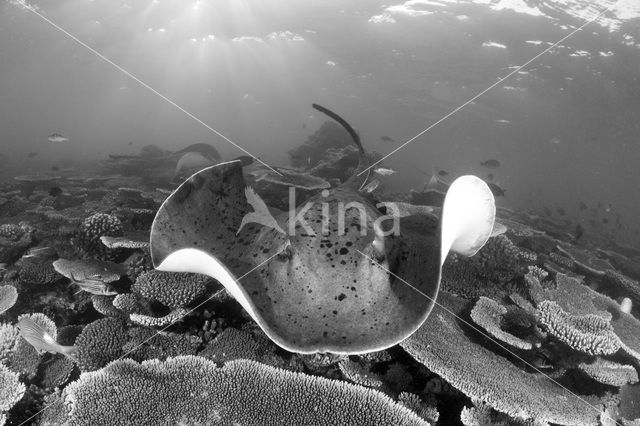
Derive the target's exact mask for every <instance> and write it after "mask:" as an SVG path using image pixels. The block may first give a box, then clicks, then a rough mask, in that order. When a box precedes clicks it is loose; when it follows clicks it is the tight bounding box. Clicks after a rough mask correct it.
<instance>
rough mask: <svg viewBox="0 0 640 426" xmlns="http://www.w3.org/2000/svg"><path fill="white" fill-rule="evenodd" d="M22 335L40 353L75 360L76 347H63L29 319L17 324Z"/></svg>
mask: <svg viewBox="0 0 640 426" xmlns="http://www.w3.org/2000/svg"><path fill="white" fill-rule="evenodd" d="M16 327H17V328H18V331H19V332H20V335H21V336H22V338H23V339H24V340H26V341H27V342H28V343H29V344H30V345H31V346H33V347H34V348H35V349H36V351H38V352H39V353H42V352H50V353H58V354H62V355H65V356H68V357H70V358H75V354H76V352H77V347H76V346H63V345H61V344H59V343H58V342H56V339H55V337H54V336H52V335H51V333H49V332H48V331H47V330H46V328H45V327H43V326H42V325H40V324H38V323H37V322H35V321H34V320H33V319H31V318H29V317H22V318H21V319H20V320H19V321H18V323H17V324H16Z"/></svg>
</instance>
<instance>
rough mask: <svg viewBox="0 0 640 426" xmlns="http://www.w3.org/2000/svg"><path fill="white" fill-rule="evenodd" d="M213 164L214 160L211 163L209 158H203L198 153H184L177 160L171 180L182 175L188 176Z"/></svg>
mask: <svg viewBox="0 0 640 426" xmlns="http://www.w3.org/2000/svg"><path fill="white" fill-rule="evenodd" d="M214 162H215V160H214V161H213V162H212V161H211V160H210V159H209V158H207V157H205V156H204V155H202V154H201V153H199V152H191V151H189V152H186V153H185V154H183V155H182V156H181V157H180V159H179V160H178V163H177V164H176V168H175V170H174V172H173V178H174V179H175V178H177V177H178V176H180V175H184V174H187V175H189V174H191V173H193V172H195V171H196V170H200V169H203V168H205V167H207V166H210V165H212V164H213V163H214Z"/></svg>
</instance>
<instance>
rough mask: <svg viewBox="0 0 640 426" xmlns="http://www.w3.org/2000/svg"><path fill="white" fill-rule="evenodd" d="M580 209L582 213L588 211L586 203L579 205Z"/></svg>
mask: <svg viewBox="0 0 640 426" xmlns="http://www.w3.org/2000/svg"><path fill="white" fill-rule="evenodd" d="M578 208H579V209H580V211H581V212H583V211H585V210H586V209H588V207H587V205H586V204H585V203H584V201H580V203H579V204H578Z"/></svg>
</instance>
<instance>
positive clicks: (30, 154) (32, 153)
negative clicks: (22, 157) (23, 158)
mask: <svg viewBox="0 0 640 426" xmlns="http://www.w3.org/2000/svg"><path fill="white" fill-rule="evenodd" d="M36 155H38V153H37V152H30V153H28V154H27V158H33V157H35V156H36Z"/></svg>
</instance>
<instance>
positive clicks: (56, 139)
mask: <svg viewBox="0 0 640 426" xmlns="http://www.w3.org/2000/svg"><path fill="white" fill-rule="evenodd" d="M47 139H49V142H53V143H58V142H69V138H65V137H64V136H62V135H61V134H60V133H53V134H51V135H49V136H47Z"/></svg>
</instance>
